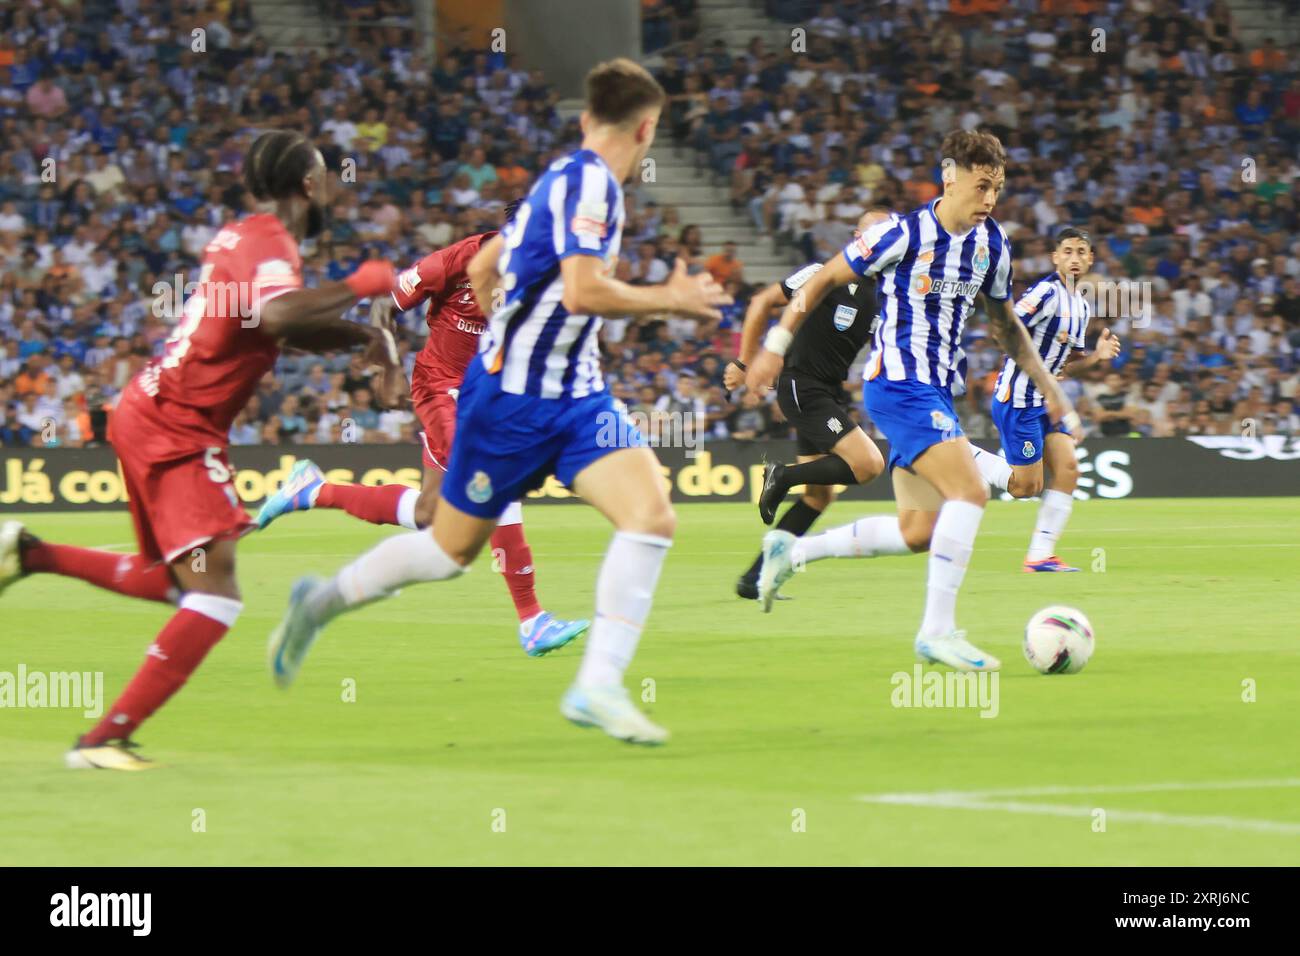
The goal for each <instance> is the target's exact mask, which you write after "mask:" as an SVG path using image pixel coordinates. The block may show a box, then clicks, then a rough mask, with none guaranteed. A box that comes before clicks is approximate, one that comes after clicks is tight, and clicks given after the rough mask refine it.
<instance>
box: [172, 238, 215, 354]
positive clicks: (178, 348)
mask: <svg viewBox="0 0 1300 956" xmlns="http://www.w3.org/2000/svg"><path fill="white" fill-rule="evenodd" d="M211 278H212V263H207V264H205V265H204V266H203V269H202V270H201V271H200V272H199V289H198V290H197V291H195V293H194V294H193V295H192V296H190V297H189V299H188V300H186V302H185V306H184V307H183V308H182V309H181V321H180V324H178V325H177V326H176V331H175V332H173V333H172V334H171V335H170V336H168V338H167V343H166V345H165V347H164V350H163V360H162V367H163V368H175V367H176V366H178V365H180V364H181V360H182V359H184V358H185V353H186V352H188V351H189V350H190V336H192V335H193V334H194V333H195V332H197V331H198V330H199V323H200V322H202V321H203V314H204V312H206V311H207V305H208V300H207V297H206V296H204V294H203V292H202V289H203V287H204V286H206V285H207V283H208V280H209V279H211Z"/></svg>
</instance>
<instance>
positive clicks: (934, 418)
mask: <svg viewBox="0 0 1300 956" xmlns="http://www.w3.org/2000/svg"><path fill="white" fill-rule="evenodd" d="M930 424H931V425H933V426H934V427H935V428H937V429H938V430H939V431H941V432H950V431H952V429H953V421H952V417H951V416H950V415H948V414H947V413H945V412H941V411H939V410H938V409H935V410H934V411H932V412H931V413H930Z"/></svg>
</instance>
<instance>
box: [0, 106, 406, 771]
mask: <svg viewBox="0 0 1300 956" xmlns="http://www.w3.org/2000/svg"><path fill="white" fill-rule="evenodd" d="M243 175H244V184H245V186H246V188H247V189H248V191H249V193H251V194H252V196H253V198H254V199H255V200H256V201H257V203H258V206H257V212H256V213H255V214H254V215H252V216H249V217H248V218H246V219H242V220H240V221H239V222H235V223H231V224H229V225H227V226H225V227H223V228H222V229H221V231H220V232H218V233H217V234H216V236H215V237H213V239H212V241H211V242H209V243H208V245H207V246H206V247H205V248H204V250H203V260H202V270H201V272H200V273H199V284H198V289H197V290H196V291H195V293H194V294H193V295H191V296H190V298H189V299H188V300H187V301H186V302H185V307H184V312H183V314H182V316H181V321H180V324H179V325H178V326H177V327H176V331H175V332H174V333H173V334H172V336H171V338H169V339H168V340H167V343H166V346H165V347H164V349H163V352H162V355H161V357H159V358H157V359H155V360H153V361H152V362H150V363H149V364H148V365H147V366H145V367H144V369H142V370H141V371H140V372H139V373H138V374H137V375H136V376H135V377H134V378H133V379H131V381H130V383H129V384H128V385H127V387H126V388H125V389H124V390H123V391H122V397H121V400H120V401H119V402H118V405H117V409H116V410H115V411H114V412H113V418H112V420H111V421H110V423H109V439H110V441H111V442H112V444H113V450H114V451H116V452H117V457H118V459H119V460H120V462H121V466H122V477H123V478H124V480H125V482H126V489H127V492H128V494H129V496H130V503H131V517H132V519H133V520H134V522H135V535H136V542H137V544H138V547H139V550H138V552H137V553H136V554H121V553H117V552H112V551H96V550H92V549H89V548H74V547H72V546H70V545H64V544H51V543H48V542H44V541H41V540H39V539H37V538H35V537H33V536H32V535H31V534H28V533H27V532H26V531H25V530H24V529H23V526H22V525H21V524H20V523H19V522H17V521H9V522H5V523H4V524H3V525H0V591H2V590H4V588H5V587H6V586H8V585H9V584H11V583H13V581H14V580H15V579H16V578H17V577H19V576H21V575H25V574H37V573H48V574H62V575H65V576H67V577H74V578H80V579H81V580H83V581H87V582H89V583H90V584H94V585H96V586H98V587H101V588H107V589H108V590H110V591H115V592H117V593H118V594H125V595H127V596H128V597H136V598H142V599H144V600H146V601H158V602H160V603H171V604H176V605H178V608H177V610H176V612H175V613H174V614H173V615H172V617H171V619H170V620H168V622H167V623H166V624H165V625H164V626H163V629H162V630H161V631H159V632H158V635H157V636H156V637H155V638H154V639H153V643H151V644H150V645H149V650H148V653H147V654H146V655H145V659H144V664H142V665H141V667H140V669H139V670H138V671H137V672H136V675H135V677H133V678H132V679H131V682H130V683H129V684H128V685H127V686H126V689H125V690H124V691H122V694H121V696H120V697H118V699H117V700H116V701H114V702H113V706H112V707H110V708H109V709H108V711H107V712H106V713H105V714H104V716H103V718H102V719H101V720H100V721H99V723H97V724H96V725H95V726H94V727H92V728H91V729H90V730H89V731H88V732H87V733H85V734H83V735H82V736H81V738H80V739H79V740H78V741H77V743H76V744H75V746H74V747H73V749H72V750H71V751H69V752H68V755H67V764H68V766H69V767H74V768H101V769H108V770H147V769H149V768H150V767H153V766H156V765H155V764H153V763H152V762H151V761H148V760H145V759H143V758H142V757H140V756H139V755H138V754H137V753H136V752H135V743H134V742H133V741H132V740H131V736H132V734H133V733H134V732H135V730H136V728H137V727H139V726H140V725H141V724H142V723H144V721H145V720H147V719H148V718H149V717H150V716H151V715H152V714H153V713H154V712H155V711H156V710H158V708H159V707H161V706H162V705H163V704H164V703H166V702H167V700H168V698H170V697H171V696H172V694H174V693H176V691H178V690H180V689H181V687H182V686H183V685H184V684H185V682H186V681H187V680H188V679H189V677H190V675H191V674H193V673H194V671H195V670H196V669H197V668H198V666H199V664H200V663H202V662H203V658H204V657H205V656H207V654H208V652H209V651H210V650H212V648H213V647H214V646H216V644H217V642H218V641H220V640H221V638H222V637H224V636H225V634H226V632H227V631H228V630H230V628H232V627H234V625H235V621H236V619H237V618H238V617H239V614H240V611H242V610H243V604H242V603H241V600H240V592H239V584H238V582H237V581H236V579H235V544H236V541H237V539H238V538H239V537H241V536H242V535H243V534H245V533H246V532H248V531H250V530H251V529H252V528H253V522H252V520H251V519H250V518H249V517H248V514H247V512H245V511H244V509H243V506H242V505H241V504H240V502H239V496H238V495H237V494H236V492H235V483H234V471H233V469H232V468H231V465H230V460H229V458H228V457H227V455H226V449H227V445H228V444H229V442H230V438H229V435H230V424H231V422H232V421H233V420H234V418H235V416H236V415H237V414H238V413H239V410H240V409H242V408H243V407H244V406H245V405H246V404H247V403H248V400H249V398H250V397H251V396H252V394H253V392H254V390H255V389H256V388H257V383H258V381H260V380H261V378H262V376H263V375H265V374H266V373H267V372H268V371H270V369H271V368H272V366H273V365H274V364H275V360H276V358H277V357H278V356H279V354H280V347H281V345H282V344H287V345H292V346H294V347H295V348H303V349H313V350H316V351H327V350H332V349H339V348H347V347H348V346H351V345H368V346H370V348H369V351H368V352H367V353H366V357H367V359H368V361H369V362H370V363H373V364H377V365H379V366H380V367H381V368H383V370H384V374H383V377H382V379H381V380H382V382H383V383H384V385H383V388H381V389H380V392H379V398H380V402H381V403H382V404H384V405H385V406H387V405H391V404H393V402H394V401H395V400H396V399H397V398H398V397H399V396H400V394H401V392H402V391H404V390H405V388H406V379H405V378H404V377H403V375H402V370H401V366H400V365H398V364H397V347H396V345H395V343H394V342H393V336H392V331H391V329H388V328H376V327H373V326H369V325H362V324H360V323H356V322H348V321H345V320H344V319H342V318H341V317H340V316H341V314H342V313H343V312H344V311H345V310H347V309H349V308H351V307H352V305H353V304H354V303H355V302H356V301H357V300H358V299H368V298H372V297H374V296H386V295H388V293H389V291H390V290H391V289H392V287H393V283H394V281H395V280H396V271H395V270H394V269H393V267H392V265H391V264H390V263H387V262H380V261H378V260H370V261H368V262H366V263H364V264H362V266H361V267H360V268H359V269H357V271H356V272H354V273H353V274H352V275H350V276H349V277H348V278H347V279H344V280H343V281H342V282H330V283H327V284H325V285H323V286H321V287H320V288H317V289H304V288H302V264H301V260H300V259H299V257H298V243H299V242H300V241H301V240H302V239H304V238H306V237H309V236H314V235H316V234H318V233H319V232H320V230H321V227H322V225H323V224H324V221H325V217H324V197H325V194H326V180H325V162H324V160H323V159H322V158H321V154H320V152H319V151H318V150H317V149H316V147H315V146H313V145H312V144H311V142H309V141H308V140H307V139H306V138H305V137H304V136H303V135H302V134H301V133H294V132H289V131H275V132H268V133H263V134H262V135H261V136H259V137H258V138H257V139H256V140H255V141H254V142H253V145H252V146H251V147H250V148H249V150H248V154H247V155H246V156H245V157H244V164H243Z"/></svg>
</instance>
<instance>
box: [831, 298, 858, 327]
mask: <svg viewBox="0 0 1300 956" xmlns="http://www.w3.org/2000/svg"><path fill="white" fill-rule="evenodd" d="M857 317H858V310H857V309H855V308H854V307H853V306H851V305H837V306H836V307H835V315H834V317H833V319H832V321H833V322H834V323H835V330H836V331H837V332H843V331H844V330H845V329H847V328H848V327H849V326H850V325H852V324H853V320H854V319H856V318H857Z"/></svg>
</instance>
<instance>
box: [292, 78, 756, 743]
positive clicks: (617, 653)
mask: <svg viewBox="0 0 1300 956" xmlns="http://www.w3.org/2000/svg"><path fill="white" fill-rule="evenodd" d="M586 82H587V106H586V109H585V110H584V111H583V114H582V119H581V123H582V132H583V141H582V148H581V149H578V150H576V151H575V152H573V153H571V154H569V155H567V156H563V157H561V158H560V159H558V160H556V161H555V162H554V163H552V164H551V166H550V168H549V169H547V170H546V171H545V173H543V174H542V176H541V177H540V178H539V179H538V180H537V182H536V183H535V184H534V185H533V188H532V190H531V191H530V192H529V194H528V198H527V199H526V200H525V201H524V204H523V206H522V207H520V209H519V212H518V213H517V214H516V216H515V220H514V222H512V223H511V224H510V225H509V226H507V227H506V229H505V230H504V231H503V232H502V234H501V235H499V236H496V237H494V238H493V239H492V240H491V241H490V242H488V243H487V244H486V245H484V246H483V248H482V249H481V250H479V252H478V254H477V255H476V256H475V257H474V259H473V261H471V262H470V264H469V269H468V272H469V277H470V281H471V282H472V283H473V286H474V294H475V296H476V297H477V299H478V301H479V303H480V305H481V306H482V307H483V311H484V312H485V313H488V314H490V319H489V320H488V331H487V339H486V342H485V347H484V350H483V351H482V352H480V354H479V355H478V356H477V357H476V358H475V359H474V360H473V361H472V362H470V366H469V371H468V372H467V373H466V375H465V382H464V384H463V385H462V386H461V390H460V397H459V400H458V403H457V409H456V440H455V443H454V445H453V446H452V452H451V461H450V463H449V464H448V467H447V474H446V476H445V477H444V479H443V482H442V498H441V500H440V501H439V503H438V507H437V509H436V510H435V512H434V516H433V528H432V533H430V532H414V533H411V534H405V535H398V536H396V537H392V538H389V539H388V540H387V541H384V542H382V543H381V544H380V545H379V546H378V547H376V548H374V549H373V550H371V551H370V552H368V553H367V554H364V555H362V556H361V557H360V558H358V559H357V560H356V561H354V562H353V563H352V564H350V565H348V566H347V567H345V568H343V569H342V570H341V571H340V572H339V573H338V574H336V575H335V576H334V577H333V578H332V579H330V580H327V581H322V580H319V579H315V578H303V579H301V580H300V581H298V582H297V583H296V584H295V585H294V587H293V591H292V594H291V595H290V600H289V609H288V612H287V613H286V615H285V617H284V620H283V621H282V623H281V625H280V627H279V628H277V629H276V631H275V632H274V633H273V634H272V635H271V640H270V645H269V652H270V658H271V667H272V673H273V676H274V678H275V680H276V682H277V683H279V684H280V685H281V686H287V685H288V684H289V683H290V682H291V681H292V680H293V679H294V677H295V676H296V675H297V673H298V670H299V668H300V667H301V665H302V662H303V658H304V656H305V655H306V653H307V651H308V650H309V648H310V647H311V645H312V643H313V642H314V641H315V639H316V636H317V634H318V633H319V631H320V629H321V628H322V627H324V626H325V625H326V624H327V623H329V621H331V620H332V619H333V618H335V617H337V616H338V615H339V614H342V613H343V612H345V611H348V610H352V609H355V608H357V607H360V606H361V605H363V604H367V603H369V602H371V601H374V600H376V599H378V598H382V597H386V596H387V595H389V594H391V593H393V591H395V590H396V589H397V588H400V587H402V586H404V585H407V584H413V583H416V582H418V581H441V580H445V579H447V578H454V577H457V576H459V575H460V574H463V573H464V572H465V571H466V570H467V569H468V567H469V565H470V563H471V562H472V561H473V560H474V558H475V557H476V556H477V555H478V553H479V551H480V550H481V549H482V547H483V545H484V544H486V543H487V540H488V538H489V537H490V536H491V534H492V531H493V529H494V528H495V527H496V524H497V521H498V519H499V518H500V517H501V515H502V513H503V512H504V511H505V510H506V509H507V508H508V507H509V506H510V504H511V503H512V502H515V501H517V500H518V499H519V497H520V496H521V495H523V494H524V493H525V492H527V491H529V490H530V489H532V488H537V487H540V485H541V484H542V483H543V482H544V481H545V479H546V478H547V476H549V475H555V476H556V477H557V478H558V479H559V480H560V481H561V482H563V483H564V484H566V485H568V486H570V487H571V488H572V489H573V490H574V491H576V492H577V493H578V494H579V495H580V496H581V497H582V498H584V499H585V500H586V501H587V502H588V503H589V504H591V505H593V506H594V507H595V508H596V509H597V510H598V511H600V512H601V514H603V515H604V516H605V517H606V518H608V519H609V521H610V523H611V524H612V525H613V526H614V539H613V541H612V542H611V543H610V546H609V550H608V552H607V553H606V555H605V561H604V564H603V565H602V566H601V569H600V574H599V576H598V578H597V580H596V614H595V618H594V622H593V624H592V626H591V635H590V638H589V639H588V641H587V646H586V650H585V653H584V655H583V659H582V665H581V667H580V669H579V671H578V675H577V680H576V682H575V683H574V684H573V686H572V687H570V688H569V690H568V691H567V692H566V693H565V695H564V698H563V700H562V701H561V704H560V711H561V713H562V714H563V715H564V716H565V717H567V718H568V719H569V720H571V721H573V722H574V723H576V724H579V725H583V726H596V727H600V728H602V729H603V730H604V731H605V732H606V733H607V734H609V735H611V736H613V737H616V738H618V739H621V740H626V741H629V742H632V743H642V744H657V743H661V742H663V741H664V740H666V739H667V737H668V732H667V731H666V730H664V729H663V728H662V727H659V726H657V725H656V724H654V723H652V722H651V721H650V720H649V719H647V718H646V716H645V715H644V714H642V713H641V712H640V710H638V709H637V708H636V706H635V705H634V704H633V703H632V700H631V698H630V697H629V696H628V692H627V689H626V688H625V687H624V685H623V674H624V671H625V670H626V669H627V667H628V665H629V664H630V663H631V661H632V657H633V654H634V653H635V652H636V647H637V643H638V641H639V640H640V638H641V630H642V628H643V627H644V626H645V621H646V618H647V617H648V615H649V613H650V605H651V602H652V601H653V599H654V592H655V587H656V585H657V583H658V580H659V572H660V570H661V568H662V567H663V562H664V558H665V557H666V555H667V553H668V548H669V547H670V546H671V545H672V536H673V532H674V529H675V525H676V517H675V516H674V514H673V509H672V506H671V504H669V500H668V493H667V492H666V491H665V489H664V482H663V479H662V478H661V477H660V472H659V462H658V459H656V458H655V455H654V453H653V452H652V451H651V450H650V449H649V448H648V447H647V446H646V443H645V440H644V438H642V436H641V435H640V434H639V433H637V431H636V429H635V427H634V426H632V425H631V423H630V421H629V420H628V418H627V417H626V413H625V410H624V409H623V408H622V406H621V404H620V403H617V402H616V401H615V400H614V398H613V396H611V395H610V393H609V391H608V389H607V388H606V387H605V382H604V378H603V376H602V375H601V371H600V352H599V348H598V346H597V334H598V333H599V330H600V325H601V319H600V316H601V315H602V314H603V313H610V312H612V313H616V314H619V315H646V314H651V313H661V312H665V311H668V312H675V313H678V314H682V315H690V316H699V317H705V318H717V317H719V316H720V313H719V312H718V306H721V305H725V304H727V303H728V302H730V301H731V300H730V297H729V296H727V295H726V294H725V293H724V292H723V291H722V289H721V288H720V287H719V286H718V285H717V283H716V282H714V281H713V279H712V278H711V277H710V276H709V275H708V273H701V274H700V275H697V276H688V275H687V274H686V269H685V266H684V264H682V263H680V262H679V264H678V268H677V269H676V270H675V271H674V273H673V275H672V277H671V278H670V279H669V280H668V281H667V282H666V283H664V284H663V285H657V286H640V287H637V286H630V285H627V284H625V283H623V282H620V281H618V280H617V279H615V278H613V276H612V272H613V265H614V260H615V258H616V257H617V256H618V251H619V244H620V242H621V240H622V233H623V217H624V209H623V188H622V185H621V183H623V182H624V181H626V180H627V179H628V178H629V177H630V176H631V175H632V174H633V173H634V172H636V171H637V170H638V169H640V165H641V161H642V160H643V159H644V158H645V156H646V154H647V153H648V152H649V150H650V145H651V144H652V143H653V142H654V135H655V127H656V125H657V123H658V121H659V114H660V111H661V110H662V108H663V103H664V98H665V97H664V91H663V89H662V87H660V86H659V84H658V83H657V82H656V81H655V80H654V78H653V77H652V76H650V74H649V73H647V72H646V71H645V70H644V69H643V68H642V67H640V66H638V65H637V64H636V63H633V62H632V61H631V60H627V59H617V60H613V61H610V62H608V63H602V64H600V65H599V66H597V67H595V68H594V69H593V70H592V71H591V72H590V73H589V74H588V75H587V81H586ZM498 297H500V298H499V301H498ZM494 305H495V308H493V306H494ZM611 435H612V436H615V437H614V438H613V439H612V440H611V437H610V436H611Z"/></svg>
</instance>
